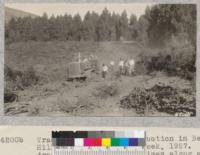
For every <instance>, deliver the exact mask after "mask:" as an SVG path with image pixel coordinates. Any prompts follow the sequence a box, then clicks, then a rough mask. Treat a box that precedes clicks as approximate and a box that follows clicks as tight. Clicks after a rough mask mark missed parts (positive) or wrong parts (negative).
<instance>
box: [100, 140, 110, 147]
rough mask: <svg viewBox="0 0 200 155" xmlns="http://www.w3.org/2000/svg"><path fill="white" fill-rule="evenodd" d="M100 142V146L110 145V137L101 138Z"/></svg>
mask: <svg viewBox="0 0 200 155" xmlns="http://www.w3.org/2000/svg"><path fill="white" fill-rule="evenodd" d="M101 143H102V146H111V139H110V138H102V140H101Z"/></svg>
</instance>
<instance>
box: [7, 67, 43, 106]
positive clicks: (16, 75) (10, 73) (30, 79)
mask: <svg viewBox="0 0 200 155" xmlns="http://www.w3.org/2000/svg"><path fill="white" fill-rule="evenodd" d="M4 75H5V90H4V101H5V103H6V102H13V101H14V100H15V98H17V95H16V93H15V92H16V91H17V90H24V89H25V88H27V87H29V86H32V85H36V84H38V82H39V81H40V79H41V78H40V77H39V76H38V75H36V72H35V70H34V69H33V68H28V69H27V70H26V71H18V70H13V69H11V68H10V67H8V66H5V69H4Z"/></svg>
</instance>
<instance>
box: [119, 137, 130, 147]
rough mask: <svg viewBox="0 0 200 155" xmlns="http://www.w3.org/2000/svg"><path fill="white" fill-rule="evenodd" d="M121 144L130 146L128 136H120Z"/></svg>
mask: <svg viewBox="0 0 200 155" xmlns="http://www.w3.org/2000/svg"><path fill="white" fill-rule="evenodd" d="M120 146H129V139H128V138H120Z"/></svg>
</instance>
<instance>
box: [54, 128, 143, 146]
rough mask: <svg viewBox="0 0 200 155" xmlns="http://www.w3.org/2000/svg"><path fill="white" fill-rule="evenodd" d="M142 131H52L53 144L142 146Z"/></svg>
mask: <svg viewBox="0 0 200 155" xmlns="http://www.w3.org/2000/svg"><path fill="white" fill-rule="evenodd" d="M145 144H146V142H145V132H144V131H119V132H115V131H76V132H73V131H59V132H52V145H53V146H60V147H62V146H67V147H73V146H74V147H138V146H142V147H144V146H145Z"/></svg>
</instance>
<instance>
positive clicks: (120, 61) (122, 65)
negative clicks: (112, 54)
mask: <svg viewBox="0 0 200 155" xmlns="http://www.w3.org/2000/svg"><path fill="white" fill-rule="evenodd" d="M119 72H120V75H122V74H123V72H124V60H123V59H122V58H120V60H119Z"/></svg>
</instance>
